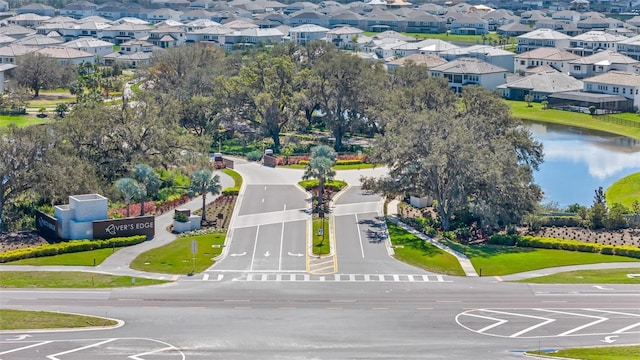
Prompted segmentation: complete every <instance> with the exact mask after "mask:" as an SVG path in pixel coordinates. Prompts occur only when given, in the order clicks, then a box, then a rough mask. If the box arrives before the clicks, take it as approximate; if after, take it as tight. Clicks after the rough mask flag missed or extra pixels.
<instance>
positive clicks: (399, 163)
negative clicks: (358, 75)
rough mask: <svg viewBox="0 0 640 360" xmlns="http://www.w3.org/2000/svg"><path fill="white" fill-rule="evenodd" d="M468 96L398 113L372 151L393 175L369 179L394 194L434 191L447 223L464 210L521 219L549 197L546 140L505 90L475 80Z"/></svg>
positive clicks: (368, 184) (496, 222)
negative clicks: (513, 111)
mask: <svg viewBox="0 0 640 360" xmlns="http://www.w3.org/2000/svg"><path fill="white" fill-rule="evenodd" d="M432 85H433V86H436V87H438V86H446V85H444V84H438V83H436V82H433V83H432ZM441 90H442V89H438V88H435V89H434V90H433V91H434V92H435V93H437V92H439V91H441ZM461 102H462V105H464V106H459V105H458V106H456V104H455V103H453V104H447V105H445V106H442V107H440V108H435V109H433V110H432V109H429V105H428V103H427V104H425V105H426V106H424V109H422V110H421V111H419V112H416V113H413V114H405V116H399V117H396V118H391V119H390V120H389V123H388V124H387V127H386V131H385V132H384V135H380V136H378V137H377V138H376V146H375V147H374V149H373V153H372V155H371V158H372V161H373V162H376V163H381V164H384V165H386V166H388V167H389V176H388V177H385V178H382V179H375V178H366V179H364V182H363V186H364V187H365V188H366V189H371V190H374V191H377V192H381V193H386V194H395V195H398V194H408V195H416V196H432V197H433V198H434V206H435V209H436V211H437V213H438V216H439V220H440V223H441V226H442V227H443V228H444V229H445V230H449V228H450V226H451V221H452V220H453V219H454V217H455V216H456V215H461V214H463V213H470V214H472V215H473V216H475V217H476V218H477V219H478V220H479V221H480V223H481V225H482V226H484V227H487V228H499V227H502V226H506V225H509V224H514V223H516V222H517V221H518V220H519V219H521V218H522V217H523V216H524V215H525V214H526V213H528V212H531V211H533V210H534V209H535V207H536V205H537V204H538V202H539V201H540V199H541V197H542V193H541V190H540V188H539V187H538V186H537V185H535V184H534V183H533V171H534V170H536V169H537V167H538V165H539V164H540V163H541V162H542V160H543V154H542V145H541V144H540V143H538V142H536V141H534V140H533V138H532V137H531V134H530V133H529V131H528V130H527V129H526V128H524V127H522V126H521V123H520V122H519V121H518V120H515V119H513V118H511V117H510V116H509V111H508V108H507V107H506V104H504V102H502V101H501V100H500V98H499V97H498V95H497V94H495V93H492V92H489V91H487V90H483V89H481V88H471V89H469V90H468V91H464V92H463V94H462V98H461Z"/></svg>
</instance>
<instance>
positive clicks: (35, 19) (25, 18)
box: [5, 14, 51, 28]
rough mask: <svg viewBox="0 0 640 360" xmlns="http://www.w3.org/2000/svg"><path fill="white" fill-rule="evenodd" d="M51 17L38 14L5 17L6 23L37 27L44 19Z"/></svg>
mask: <svg viewBox="0 0 640 360" xmlns="http://www.w3.org/2000/svg"><path fill="white" fill-rule="evenodd" d="M49 19H51V16H42V15H38V14H18V15H15V16H11V17H8V18H6V19H5V21H6V22H7V24H12V25H19V26H24V27H31V28H33V27H37V26H40V25H41V24H42V23H43V22H45V21H46V20H49Z"/></svg>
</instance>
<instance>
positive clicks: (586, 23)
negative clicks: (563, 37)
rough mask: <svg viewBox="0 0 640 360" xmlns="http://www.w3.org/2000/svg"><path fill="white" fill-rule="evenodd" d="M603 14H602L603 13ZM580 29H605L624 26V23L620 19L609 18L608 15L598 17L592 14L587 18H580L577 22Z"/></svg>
mask: <svg viewBox="0 0 640 360" xmlns="http://www.w3.org/2000/svg"><path fill="white" fill-rule="evenodd" d="M601 16H602V15H601ZM576 26H577V27H578V29H581V30H582V31H590V30H604V29H609V28H617V27H623V26H624V23H623V22H622V21H620V20H616V19H612V18H608V17H604V16H602V17H598V16H592V17H589V18H586V19H584V20H580V21H578V22H577V23H576Z"/></svg>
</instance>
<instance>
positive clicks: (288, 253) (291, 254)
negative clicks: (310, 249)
mask: <svg viewBox="0 0 640 360" xmlns="http://www.w3.org/2000/svg"><path fill="white" fill-rule="evenodd" d="M287 255H289V256H304V254H300V253H297V254H294V253H292V252H291V251H288V252H287Z"/></svg>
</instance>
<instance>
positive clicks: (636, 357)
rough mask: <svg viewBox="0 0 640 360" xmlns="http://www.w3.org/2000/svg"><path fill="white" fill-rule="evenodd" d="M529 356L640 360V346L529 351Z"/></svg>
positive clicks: (596, 359) (588, 359) (592, 359)
mask: <svg viewBox="0 0 640 360" xmlns="http://www.w3.org/2000/svg"><path fill="white" fill-rule="evenodd" d="M527 353H529V354H537V355H547V356H553V358H554V359H557V358H568V359H582V360H640V346H638V345H632V346H607V347H594V348H580V349H564V350H559V351H557V352H554V353H545V352H540V351H527Z"/></svg>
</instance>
